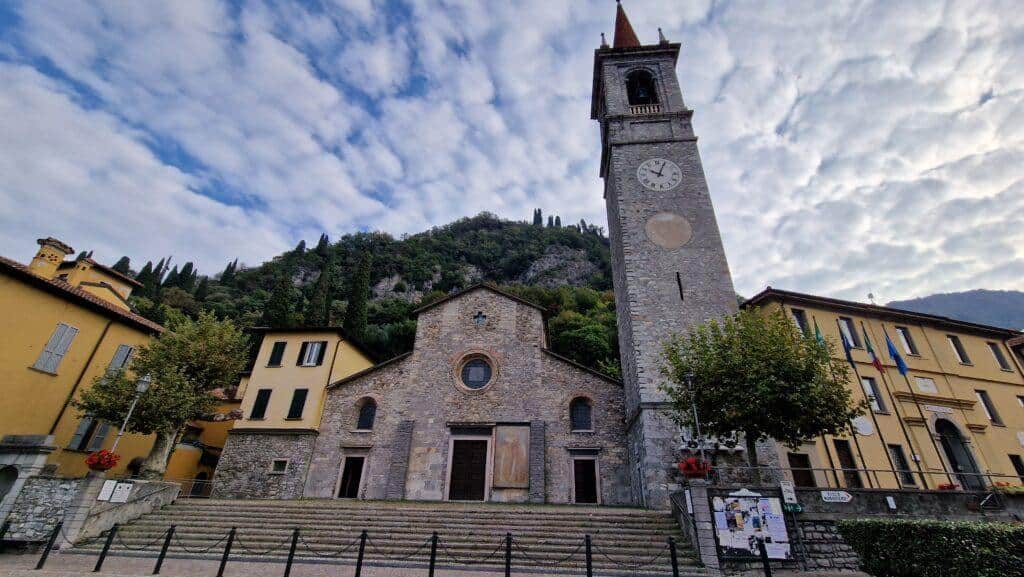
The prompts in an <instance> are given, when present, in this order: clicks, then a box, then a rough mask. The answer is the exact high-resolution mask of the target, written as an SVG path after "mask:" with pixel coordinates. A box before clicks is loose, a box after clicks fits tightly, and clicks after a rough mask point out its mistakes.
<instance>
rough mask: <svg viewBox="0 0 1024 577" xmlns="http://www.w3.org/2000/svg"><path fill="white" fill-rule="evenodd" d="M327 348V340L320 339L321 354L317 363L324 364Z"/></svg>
mask: <svg viewBox="0 0 1024 577" xmlns="http://www.w3.org/2000/svg"><path fill="white" fill-rule="evenodd" d="M326 350H327V341H320V354H318V355H317V357H316V364H317V365H322V364H324V352H325V351H326Z"/></svg>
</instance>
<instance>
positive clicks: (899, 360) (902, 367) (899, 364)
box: [885, 333, 909, 376]
mask: <svg viewBox="0 0 1024 577" xmlns="http://www.w3.org/2000/svg"><path fill="white" fill-rule="evenodd" d="M885 345H886V346H887V347H889V356H890V357H892V360H893V362H895V363H896V369H897V370H898V371H899V372H900V374H901V375H904V376H906V374H907V371H909V369H908V368H907V363H906V362H904V361H903V357H901V356H900V352H899V351H897V350H896V345H895V344H894V343H893V342H892V339H890V338H889V333H885Z"/></svg>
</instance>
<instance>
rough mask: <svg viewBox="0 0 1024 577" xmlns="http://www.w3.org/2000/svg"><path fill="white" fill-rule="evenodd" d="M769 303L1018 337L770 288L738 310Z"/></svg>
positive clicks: (973, 325)
mask: <svg viewBox="0 0 1024 577" xmlns="http://www.w3.org/2000/svg"><path fill="white" fill-rule="evenodd" d="M772 300H778V301H780V302H781V301H786V302H791V303H792V302H796V303H804V304H808V305H812V306H819V307H822V308H825V309H831V310H839V311H844V312H849V313H854V314H858V313H859V314H866V315H870V316H874V317H882V318H890V319H899V320H905V321H915V322H919V323H930V324H933V325H936V326H941V327H943V328H946V329H948V330H956V331H964V332H968V333H981V334H985V335H989V336H998V337H1001V338H1003V339H1009V338H1012V337H1015V336H1018V335H1021V332H1020V331H1015V330H1013V329H1005V328H1002V327H993V326H990V325H983V324H979V323H972V322H968V321H961V320H958V319H954V318H950V317H944V316H939V315H932V314H927V313H919V312H915V311H908V310H905V309H896V308H892V307H886V306H880V305H872V304H865V303H859V302H856V301H847V300H842V299H836V298H831V297H821V296H816V295H810V294H805V293H798V292H793V291H786V290H780V289H775V288H772V287H767V288H766V289H764V290H763V291H761V292H759V293H757V294H756V295H754V296H752V297H750V298H749V299H747V300H746V301H745V302H744V303H743V304H742V305H740V306H741V307H743V308H747V307H752V306H758V305H761V304H763V303H765V302H770V301H772Z"/></svg>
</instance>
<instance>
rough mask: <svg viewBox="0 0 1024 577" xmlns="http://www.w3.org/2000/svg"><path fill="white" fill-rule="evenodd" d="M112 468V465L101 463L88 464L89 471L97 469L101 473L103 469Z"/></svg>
mask: <svg viewBox="0 0 1024 577" xmlns="http://www.w3.org/2000/svg"><path fill="white" fill-rule="evenodd" d="M113 468H114V466H113V465H105V464H103V463H92V464H90V465H89V470H90V471H99V472H100V473H102V472H104V471H109V470H111V469H113Z"/></svg>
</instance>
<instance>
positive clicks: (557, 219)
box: [555, 216, 562, 228]
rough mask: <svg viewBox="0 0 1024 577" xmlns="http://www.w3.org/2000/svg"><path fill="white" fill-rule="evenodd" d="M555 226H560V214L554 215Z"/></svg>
mask: <svg viewBox="0 0 1024 577" xmlns="http://www.w3.org/2000/svg"><path fill="white" fill-rule="evenodd" d="M555 226H556V227H557V228H562V217H560V216H556V217H555Z"/></svg>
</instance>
